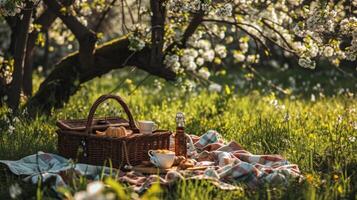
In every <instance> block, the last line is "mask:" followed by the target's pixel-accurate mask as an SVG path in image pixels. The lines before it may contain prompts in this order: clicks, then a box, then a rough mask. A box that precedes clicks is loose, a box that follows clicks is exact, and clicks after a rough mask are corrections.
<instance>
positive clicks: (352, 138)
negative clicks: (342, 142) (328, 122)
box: [348, 136, 356, 142]
mask: <svg viewBox="0 0 357 200" xmlns="http://www.w3.org/2000/svg"><path fill="white" fill-rule="evenodd" d="M348 140H349V141H350V142H356V137H355V136H350V137H348Z"/></svg>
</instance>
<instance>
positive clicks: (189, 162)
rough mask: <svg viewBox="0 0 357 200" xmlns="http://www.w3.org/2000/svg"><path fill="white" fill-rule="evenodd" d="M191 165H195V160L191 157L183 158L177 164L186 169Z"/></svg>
mask: <svg viewBox="0 0 357 200" xmlns="http://www.w3.org/2000/svg"><path fill="white" fill-rule="evenodd" d="M193 166H195V161H194V160H192V159H186V160H183V161H181V162H180V164H179V167H180V169H187V168H190V167H193Z"/></svg>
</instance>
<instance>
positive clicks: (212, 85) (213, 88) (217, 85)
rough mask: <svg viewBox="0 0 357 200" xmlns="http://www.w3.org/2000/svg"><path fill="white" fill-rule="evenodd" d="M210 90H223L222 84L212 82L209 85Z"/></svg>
mask: <svg viewBox="0 0 357 200" xmlns="http://www.w3.org/2000/svg"><path fill="white" fill-rule="evenodd" d="M208 90H209V91H211V92H221V91H222V86H221V85H219V84H217V83H212V84H211V85H210V86H209V87H208Z"/></svg>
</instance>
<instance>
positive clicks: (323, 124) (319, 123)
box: [0, 72, 357, 200]
mask: <svg viewBox="0 0 357 200" xmlns="http://www.w3.org/2000/svg"><path fill="white" fill-rule="evenodd" d="M289 73H290V72H289ZM328 73H330V72H328ZM140 75H141V74H140V72H139V75H138V77H142V76H140ZM288 76H292V75H291V74H288ZM244 77H246V76H245V75H244V74H243V75H242V76H241V79H240V81H243V82H244V83H243V85H244V86H245V87H244V88H246V89H243V88H239V86H236V87H234V88H233V87H231V86H225V87H224V88H223V91H222V92H220V93H217V92H210V91H207V90H206V89H204V88H198V89H194V90H191V91H188V90H187V87H186V88H185V87H182V86H175V85H172V84H168V83H164V82H163V81H157V80H155V81H154V78H153V77H151V78H150V79H149V80H147V81H146V82H145V84H143V85H142V86H140V87H139V88H138V89H136V83H137V82H139V78H138V79H133V80H129V79H128V80H125V73H124V75H123V73H121V75H118V74H117V73H112V74H109V75H107V76H105V77H102V78H97V79H95V80H93V81H91V82H89V83H86V84H85V85H83V87H82V89H81V90H80V91H78V92H77V93H76V94H75V95H74V96H73V97H72V98H71V99H70V101H69V102H68V103H67V104H66V105H65V106H64V108H62V109H59V110H53V111H52V114H51V116H38V117H36V118H35V119H29V118H28V117H27V114H26V110H20V111H19V112H17V113H13V112H11V111H10V110H9V109H8V108H6V107H2V108H0V135H1V137H0V159H2V160H4V159H11V160H16V159H19V158H22V157H24V156H27V155H30V154H34V153H36V152H37V151H44V152H54V153H56V144H57V140H56V134H55V130H56V126H55V122H56V120H57V119H69V118H72V119H76V118H86V117H87V113H88V111H89V109H90V106H91V103H92V102H94V101H95V99H96V98H98V97H99V96H100V95H101V94H105V93H108V92H109V91H112V90H113V88H115V87H116V86H117V85H118V84H119V82H122V80H125V81H124V82H122V85H121V87H120V88H119V89H118V90H117V91H115V94H118V95H120V96H122V97H123V98H124V99H125V100H126V101H127V103H128V104H129V107H130V108H131V110H132V112H133V115H134V117H135V118H136V119H137V120H140V119H153V120H155V121H156V122H157V123H158V124H159V127H160V128H165V129H171V130H174V128H175V120H174V118H175V114H176V112H177V111H183V112H184V113H185V114H186V122H187V124H186V127H187V128H186V130H187V132H189V133H192V134H196V135H201V134H203V133H205V132H206V131H207V130H209V129H215V130H217V131H218V132H220V133H221V134H222V135H223V137H224V138H225V139H226V140H235V141H237V142H239V143H240V144H242V146H243V147H245V148H246V149H247V150H248V151H250V152H252V153H254V154H281V155H283V156H284V157H285V158H287V159H288V160H289V161H290V162H292V163H296V164H298V165H299V168H300V170H301V171H302V173H303V174H304V176H305V177H306V179H305V180H304V181H302V182H300V183H296V182H292V183H291V184H290V185H289V186H287V187H285V186H274V187H273V186H269V185H266V186H264V187H262V188H260V189H257V190H250V189H247V187H246V186H245V185H244V184H240V186H242V188H243V190H241V191H231V192H222V191H219V190H217V189H216V188H215V187H214V186H212V185H210V184H209V183H206V182H202V181H198V182H194V181H193V182H192V181H186V182H183V183H181V184H178V185H177V186H175V187H174V188H172V189H171V191H169V192H167V191H166V192H164V193H162V194H160V197H162V198H167V199H206V200H207V199H212V198H215V199H339V198H344V199H356V198H357V174H356V171H357V170H356V169H357V152H356V150H357V141H356V139H357V103H356V102H357V101H356V97H355V96H354V95H356V91H355V86H356V82H355V80H350V81H349V82H348V83H346V82H345V83H338V84H336V88H331V87H330V86H328V85H327V86H326V85H323V86H321V85H320V86H318V87H317V86H316V84H315V83H314V84H312V83H311V82H312V81H311V79H309V78H307V79H304V78H303V77H302V78H301V79H298V78H296V77H295V78H296V80H299V81H298V82H299V83H298V84H296V83H295V84H294V86H290V88H289V81H288V79H287V78H286V76H284V77H283V78H281V80H282V87H285V88H289V89H291V88H292V89H291V90H293V92H292V93H291V94H290V95H284V96H282V95H281V94H279V93H278V92H275V90H274V89H272V88H271V87H268V86H267V84H265V83H264V82H263V83H262V84H257V82H259V81H255V82H252V81H251V80H249V79H247V78H244ZM334 77H336V75H333V76H331V77H330V78H331V79H336V78H334ZM337 77H338V76H337ZM275 78H276V77H275ZM38 79H40V78H38ZM218 79H219V78H217V80H218ZM269 79H270V80H273V81H274V78H273V77H269ZM276 79H279V78H276ZM284 79H286V80H285V81H284ZM325 79H326V77H325ZM325 79H323V80H322V82H325V83H326V82H328V80H325ZM303 81H305V82H308V83H305V85H304V84H303V83H302V82H303ZM313 81H316V83H317V82H318V81H317V80H313ZM38 82H39V81H37V82H36V83H38ZM291 82H292V81H291V80H290V83H291ZM346 84H347V85H348V86H350V89H349V90H346V89H345V88H344V89H343V90H344V91H343V92H340V94H338V95H337V93H338V91H341V88H343V87H347V86H346ZM303 85H304V86H303ZM341 85H342V86H343V87H342V86H341ZM325 86H326V87H325ZM37 87H38V86H37ZM302 87H305V88H302ZM316 87H317V89H316ZM294 88H295V89H294ZM133 90H135V92H134V93H133V94H131V95H129V94H130V92H128V91H133ZM304 91H305V92H304ZM325 91H329V92H325ZM333 91H334V92H333ZM312 92H314V98H311V93H312ZM324 92H325V93H324ZM315 95H316V96H315ZM97 115H98V116H111V115H121V116H123V117H125V115H123V111H122V110H121V109H120V107H119V106H118V105H116V104H115V102H109V103H108V104H104V105H103V106H102V107H101V109H98V112H97ZM0 180H1V186H0V187H1V189H0V196H4V197H6V198H9V196H8V195H9V187H10V185H13V184H14V183H18V184H20V187H21V188H23V189H22V190H23V195H25V196H22V197H26V198H30V197H31V198H36V197H40V196H45V197H46V198H51V197H55V195H54V193H53V191H51V190H50V189H49V186H46V185H43V186H41V187H40V189H39V190H37V188H38V187H37V186H33V185H29V184H25V183H23V182H22V181H21V179H20V178H19V177H15V176H12V175H11V174H10V173H9V172H8V171H6V169H2V171H0ZM25 191H27V192H25ZM36 195H37V196H36ZM1 199H2V198H1Z"/></svg>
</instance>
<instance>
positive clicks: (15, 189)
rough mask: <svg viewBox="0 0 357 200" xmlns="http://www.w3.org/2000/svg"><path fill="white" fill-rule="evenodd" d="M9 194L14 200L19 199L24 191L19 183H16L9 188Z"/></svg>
mask: <svg viewBox="0 0 357 200" xmlns="http://www.w3.org/2000/svg"><path fill="white" fill-rule="evenodd" d="M9 193H10V197H11V198H12V199H17V198H18V197H19V196H20V195H21V193H22V189H21V187H20V186H19V184H18V183H15V184H13V185H11V186H10V187H9Z"/></svg>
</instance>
